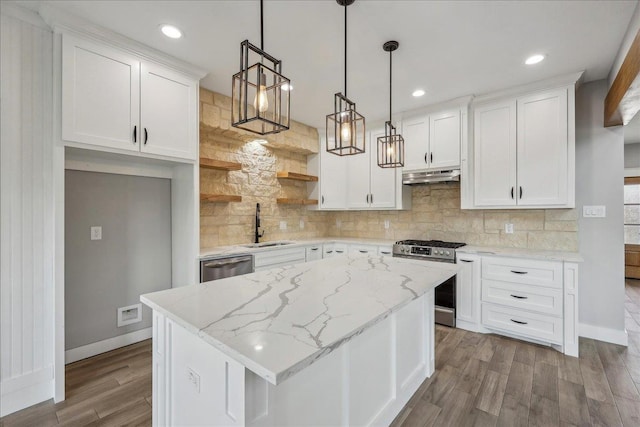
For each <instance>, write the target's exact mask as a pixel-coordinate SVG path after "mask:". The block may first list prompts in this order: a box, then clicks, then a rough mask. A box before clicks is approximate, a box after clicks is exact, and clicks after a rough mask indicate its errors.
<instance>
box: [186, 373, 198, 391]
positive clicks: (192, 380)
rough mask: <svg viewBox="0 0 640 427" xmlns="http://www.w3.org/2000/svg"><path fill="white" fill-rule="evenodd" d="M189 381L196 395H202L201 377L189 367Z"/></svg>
mask: <svg viewBox="0 0 640 427" xmlns="http://www.w3.org/2000/svg"><path fill="white" fill-rule="evenodd" d="M187 381H189V383H190V384H191V385H192V386H193V388H194V390H195V391H196V393H198V394H200V375H198V374H197V373H196V371H194V370H193V369H191V368H189V367H187Z"/></svg>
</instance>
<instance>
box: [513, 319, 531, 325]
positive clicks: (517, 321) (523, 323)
mask: <svg viewBox="0 0 640 427" xmlns="http://www.w3.org/2000/svg"><path fill="white" fill-rule="evenodd" d="M511 321H512V322H513V323H517V324H518V325H527V324H528V323H527V322H522V321H520V320H513V319H511Z"/></svg>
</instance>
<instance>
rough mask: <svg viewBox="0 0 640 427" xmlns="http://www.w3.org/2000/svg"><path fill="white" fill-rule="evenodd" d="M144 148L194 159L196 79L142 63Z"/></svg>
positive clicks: (154, 152) (141, 118)
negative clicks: (194, 82) (194, 81)
mask: <svg viewBox="0 0 640 427" xmlns="http://www.w3.org/2000/svg"><path fill="white" fill-rule="evenodd" d="M141 76H142V78H141V81H140V84H141V87H142V98H141V99H142V101H141V106H140V122H141V125H142V138H141V139H142V145H141V150H142V151H143V152H145V153H151V154H158V155H162V156H169V157H181V158H186V159H195V157H196V153H195V150H196V148H197V146H196V145H194V144H193V143H192V141H193V140H194V139H195V138H196V135H195V132H196V129H197V127H196V126H197V124H196V123H194V120H195V118H196V117H197V113H196V107H197V105H198V99H197V94H196V87H195V85H194V84H193V81H191V80H189V79H187V78H186V77H184V76H182V75H180V74H178V73H173V72H171V71H169V70H166V69H165V68H163V67H159V66H156V65H152V64H146V63H143V64H142V66H141Z"/></svg>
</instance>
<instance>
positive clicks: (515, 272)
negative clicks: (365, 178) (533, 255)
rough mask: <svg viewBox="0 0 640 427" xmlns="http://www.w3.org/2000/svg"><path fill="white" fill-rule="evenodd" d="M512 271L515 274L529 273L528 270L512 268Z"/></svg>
mask: <svg viewBox="0 0 640 427" xmlns="http://www.w3.org/2000/svg"><path fill="white" fill-rule="evenodd" d="M511 272H512V273H513V274H527V273H528V271H518V270H511Z"/></svg>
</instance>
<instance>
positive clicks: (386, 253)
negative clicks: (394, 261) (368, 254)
mask: <svg viewBox="0 0 640 427" xmlns="http://www.w3.org/2000/svg"><path fill="white" fill-rule="evenodd" d="M380 253H381V254H382V255H389V254H390V253H391V252H387V251H380Z"/></svg>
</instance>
